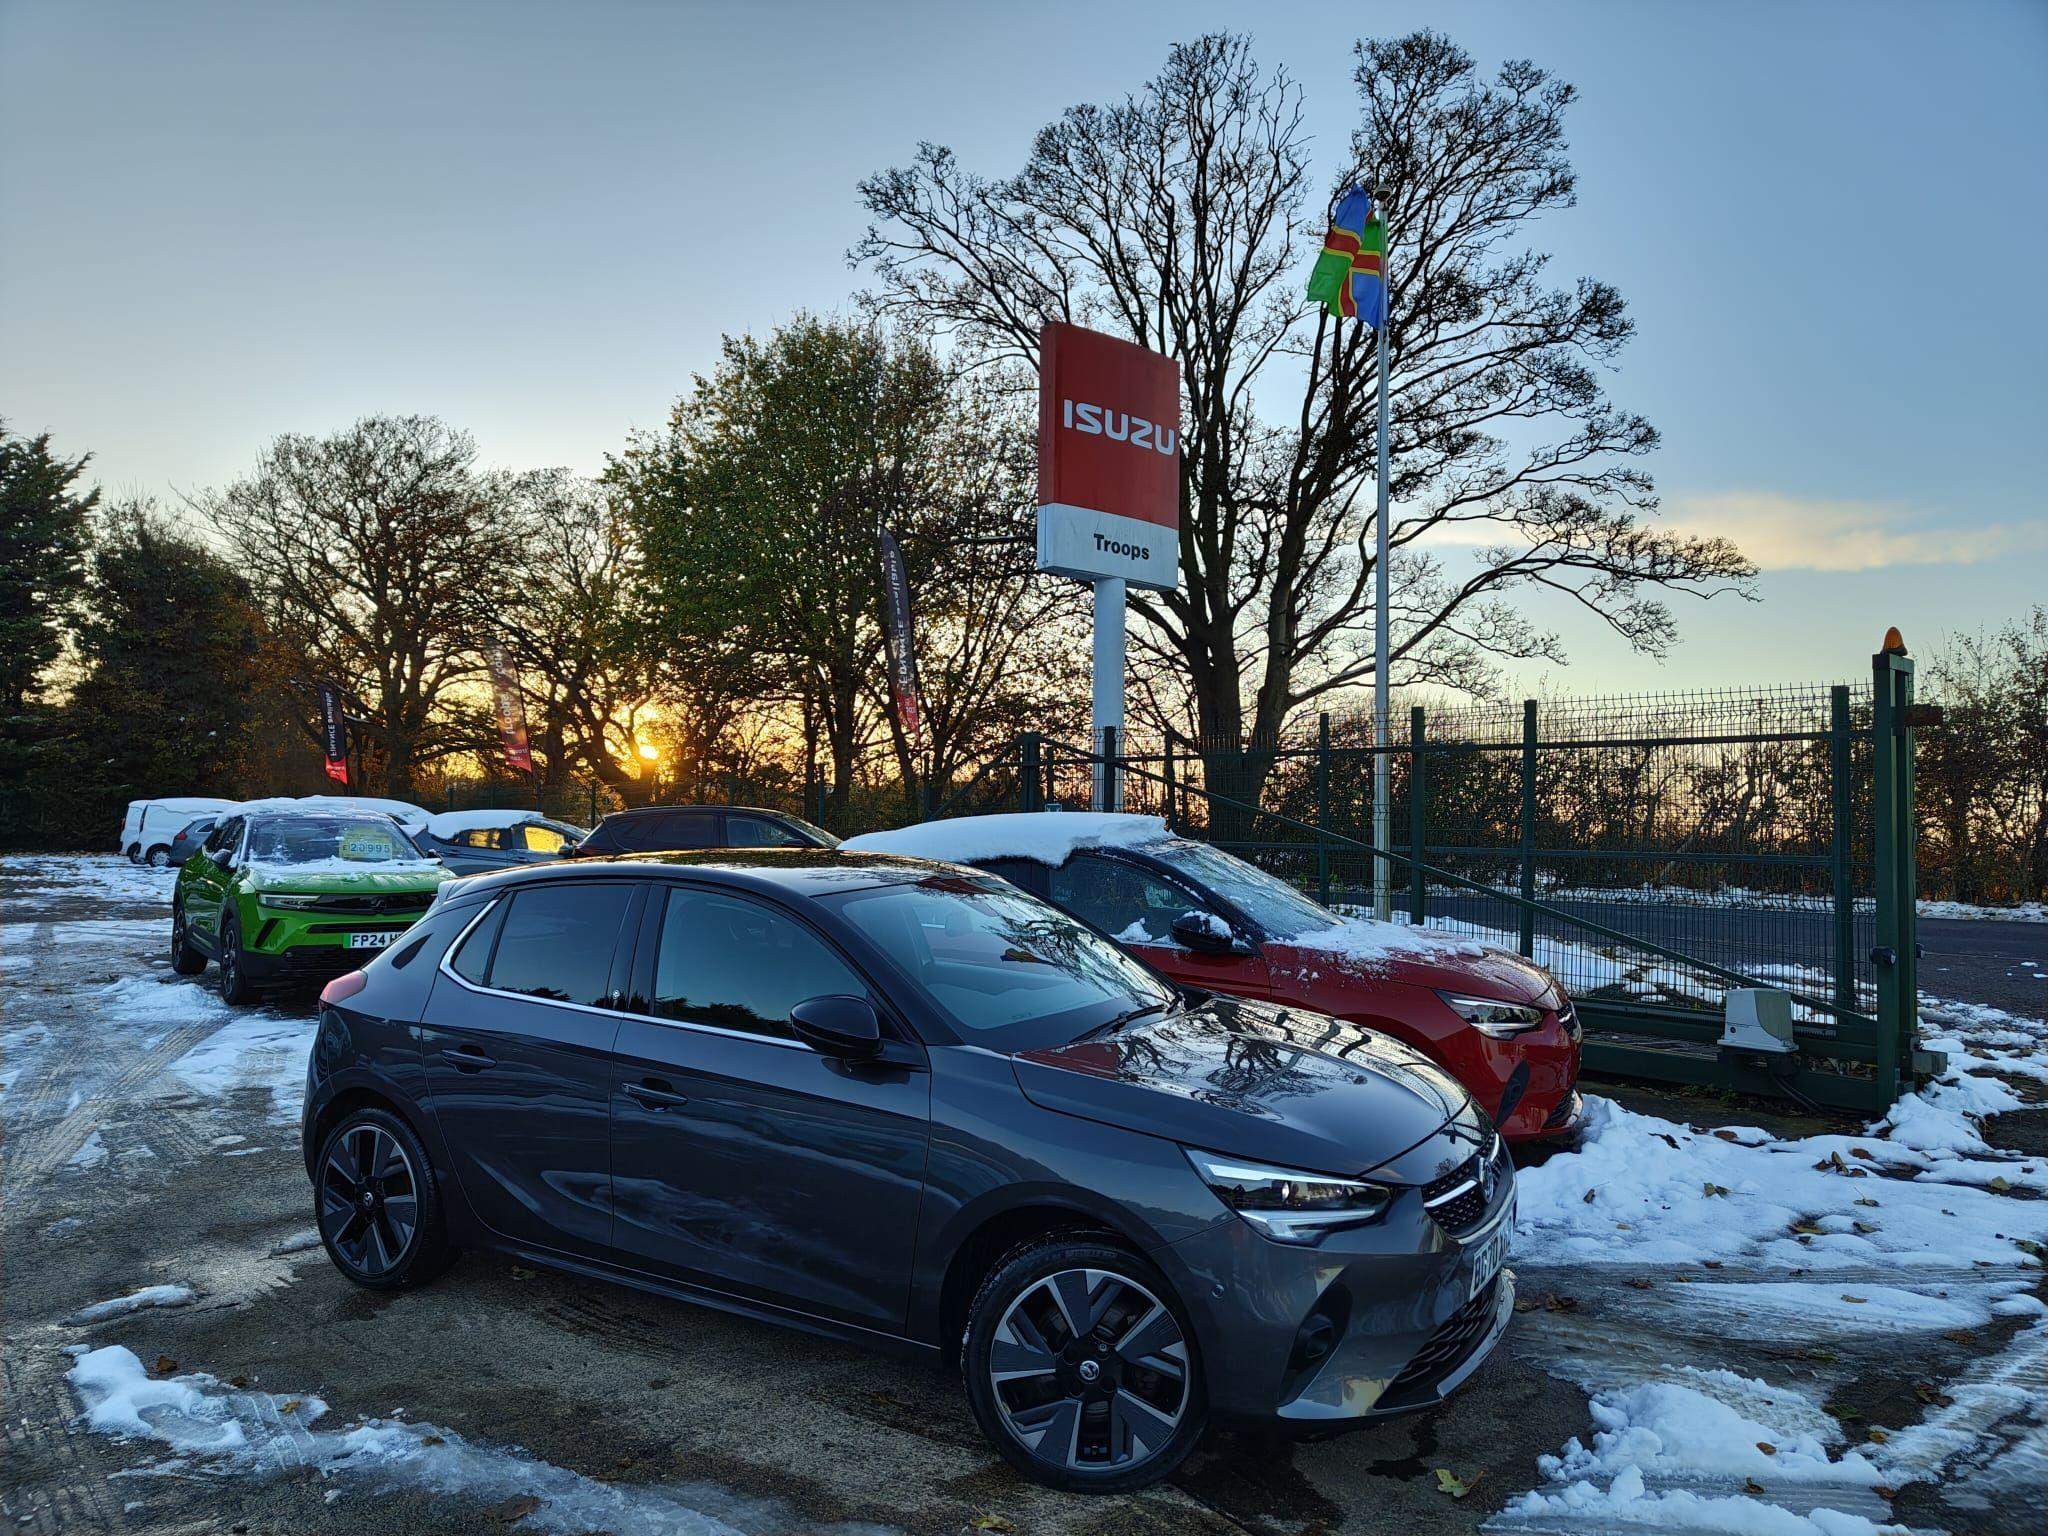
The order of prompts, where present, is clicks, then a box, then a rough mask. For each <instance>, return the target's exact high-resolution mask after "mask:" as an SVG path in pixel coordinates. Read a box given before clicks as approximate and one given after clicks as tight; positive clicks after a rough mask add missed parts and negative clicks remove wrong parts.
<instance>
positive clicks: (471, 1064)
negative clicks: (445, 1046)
mask: <svg viewBox="0 0 2048 1536" xmlns="http://www.w3.org/2000/svg"><path fill="white" fill-rule="evenodd" d="M441 1059H442V1060H443V1061H445V1062H447V1063H448V1065H450V1066H451V1067H454V1068H456V1069H457V1070H458V1071H462V1072H481V1071H483V1069H484V1068H485V1067H495V1066H496V1065H497V1063H496V1062H495V1061H493V1060H492V1059H491V1058H490V1057H488V1056H486V1055H485V1054H484V1053H483V1052H482V1051H480V1050H478V1049H477V1048H476V1047H475V1046H473V1045H464V1046H458V1047H456V1048H455V1049H453V1050H446V1051H443V1052H442V1053H441Z"/></svg>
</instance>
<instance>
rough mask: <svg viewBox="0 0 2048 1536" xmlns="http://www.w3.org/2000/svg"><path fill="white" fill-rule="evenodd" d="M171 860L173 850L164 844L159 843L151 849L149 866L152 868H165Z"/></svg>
mask: <svg viewBox="0 0 2048 1536" xmlns="http://www.w3.org/2000/svg"><path fill="white" fill-rule="evenodd" d="M170 862H171V850H170V849H168V848H166V847H164V845H163V844H161V843H159V844H157V846H156V847H154V848H152V849H150V850H149V867H150V868H151V869H163V868H164V867H165V866H167V865H168V864H169V863H170Z"/></svg>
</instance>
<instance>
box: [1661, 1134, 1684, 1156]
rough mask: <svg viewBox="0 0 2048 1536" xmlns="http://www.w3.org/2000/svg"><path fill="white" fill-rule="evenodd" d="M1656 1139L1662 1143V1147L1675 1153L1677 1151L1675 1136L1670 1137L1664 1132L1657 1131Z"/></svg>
mask: <svg viewBox="0 0 2048 1536" xmlns="http://www.w3.org/2000/svg"><path fill="white" fill-rule="evenodd" d="M1657 1139H1658V1140H1659V1141H1661V1142H1663V1143H1664V1145H1666V1146H1667V1147H1669V1148H1670V1149H1671V1150H1672V1151H1674V1152H1676V1151H1678V1150H1679V1147H1678V1138H1677V1137H1676V1136H1673V1135H1670V1134H1668V1133H1667V1132H1664V1131H1659V1132H1657Z"/></svg>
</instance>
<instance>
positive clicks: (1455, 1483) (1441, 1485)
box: [1436, 1467, 1486, 1499]
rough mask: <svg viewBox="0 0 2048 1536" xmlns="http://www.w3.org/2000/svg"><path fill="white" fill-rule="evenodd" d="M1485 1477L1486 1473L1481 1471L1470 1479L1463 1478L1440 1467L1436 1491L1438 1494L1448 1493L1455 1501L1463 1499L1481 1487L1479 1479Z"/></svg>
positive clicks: (1437, 1473) (1437, 1474)
mask: <svg viewBox="0 0 2048 1536" xmlns="http://www.w3.org/2000/svg"><path fill="white" fill-rule="evenodd" d="M1484 1476H1486V1473H1485V1472H1484V1471H1483V1470H1481V1471H1478V1472H1474V1473H1473V1474H1472V1475H1471V1476H1470V1477H1469V1478H1463V1477H1459V1476H1458V1475H1457V1473H1455V1472H1453V1471H1451V1470H1450V1469H1449V1468H1447V1467H1438V1468H1437V1469H1436V1490H1437V1492H1438V1493H1448V1494H1449V1495H1450V1496H1451V1497H1452V1498H1454V1499H1462V1498H1463V1497H1465V1495H1466V1494H1468V1493H1470V1492H1471V1491H1472V1490H1473V1489H1474V1488H1477V1487H1478V1486H1479V1479H1481V1478H1482V1477H1484Z"/></svg>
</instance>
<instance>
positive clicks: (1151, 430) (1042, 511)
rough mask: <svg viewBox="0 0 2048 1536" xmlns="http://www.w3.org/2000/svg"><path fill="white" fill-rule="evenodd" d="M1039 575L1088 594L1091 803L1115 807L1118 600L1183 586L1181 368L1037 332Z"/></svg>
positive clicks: (1102, 341) (1088, 334)
mask: <svg viewBox="0 0 2048 1536" xmlns="http://www.w3.org/2000/svg"><path fill="white" fill-rule="evenodd" d="M1038 568H1039V569H1040V570H1041V571H1051V572H1053V573H1054V574H1056V575H1060V576H1072V577H1074V578H1076V579H1077V580H1081V581H1086V582H1090V583H1092V584H1093V585H1094V588H1095V646H1094V686H1093V689H1092V693H1093V705H1094V718H1093V727H1094V740H1093V742H1092V748H1093V750H1094V752H1095V753H1096V754H1097V757H1098V762H1097V766H1096V771H1095V785H1094V794H1093V804H1094V807H1095V809H1096V810H1099V811H1114V810H1121V809H1122V808H1123V777H1122V775H1121V774H1120V773H1118V772H1117V771H1116V769H1115V765H1114V763H1113V762H1111V761H1108V760H1107V756H1108V755H1107V754H1105V752H1104V746H1105V743H1113V744H1114V745H1115V748H1116V753H1117V754H1118V755H1120V754H1121V752H1122V750H1123V739H1124V732H1123V724H1124V600H1125V594H1126V592H1127V590H1128V588H1129V587H1132V586H1139V587H1151V588H1156V589H1159V590H1163V591H1172V590H1173V589H1174V588H1175V587H1177V586H1178V585H1180V365H1179V364H1178V363H1176V362H1175V361H1174V360H1173V359H1172V358H1170V357H1165V356H1162V355H1161V354H1160V353H1157V352H1152V351H1148V350H1147V349H1146V348H1144V347H1141V346H1138V345H1136V344H1135V343H1133V342H1128V341H1120V340H1118V339H1117V338H1116V337H1114V336H1105V335H1103V334H1102V333H1101V332H1100V331H1090V330H1086V329H1084V328H1082V327H1081V326H1078V325H1068V324H1066V323H1064V322H1061V321H1054V322H1052V323H1050V324H1048V325H1047V326H1046V327H1045V329H1044V331H1043V332H1041V333H1040V336H1039V365H1038Z"/></svg>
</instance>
